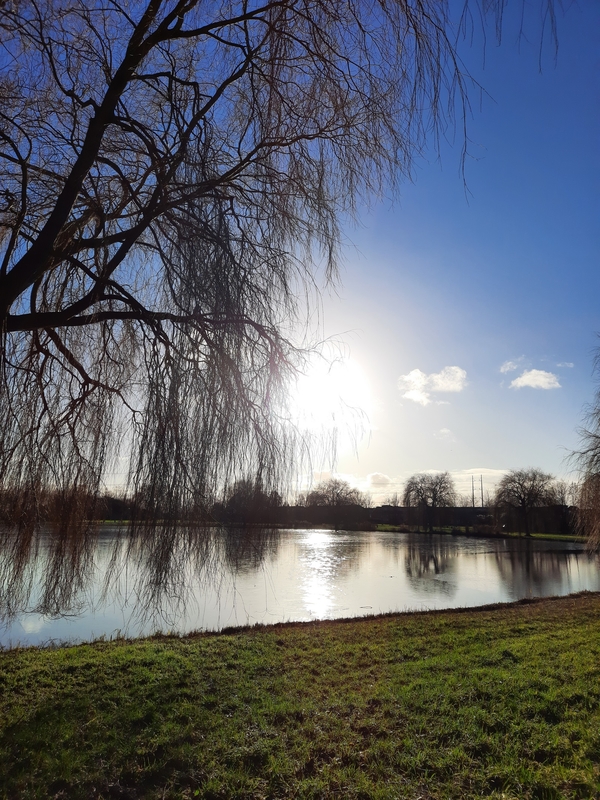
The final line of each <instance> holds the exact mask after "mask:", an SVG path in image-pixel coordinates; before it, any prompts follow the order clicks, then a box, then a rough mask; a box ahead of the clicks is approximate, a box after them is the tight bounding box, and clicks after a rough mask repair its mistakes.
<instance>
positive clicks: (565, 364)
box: [556, 361, 575, 369]
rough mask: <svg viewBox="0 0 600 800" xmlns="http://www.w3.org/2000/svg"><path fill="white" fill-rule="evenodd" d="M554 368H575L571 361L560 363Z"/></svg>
mask: <svg viewBox="0 0 600 800" xmlns="http://www.w3.org/2000/svg"><path fill="white" fill-rule="evenodd" d="M556 366H557V367H568V368H569V369H571V368H572V367H574V366H575V364H574V363H573V362H572V361H560V362H559V363H558V364H557V365H556Z"/></svg>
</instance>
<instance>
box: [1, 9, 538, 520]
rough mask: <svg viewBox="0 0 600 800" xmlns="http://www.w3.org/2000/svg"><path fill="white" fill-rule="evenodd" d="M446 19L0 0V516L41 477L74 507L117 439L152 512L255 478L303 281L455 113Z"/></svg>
mask: <svg viewBox="0 0 600 800" xmlns="http://www.w3.org/2000/svg"><path fill="white" fill-rule="evenodd" d="M541 2H542V5H545V4H546V3H547V2H548V0H541ZM475 4H476V5H477V3H475ZM483 5H484V6H485V7H487V6H488V5H489V4H488V3H484V4H483ZM492 6H493V7H494V8H495V9H496V10H497V11H498V19H499V20H500V19H501V12H502V9H503V7H504V2H503V1H502V2H501V1H500V0H497V2H496V3H492ZM455 41H456V38H455V34H454V32H453V31H452V30H451V29H450V28H449V22H448V3H447V2H445V1H444V0H442V1H441V2H439V1H438V0H419V1H418V2H414V3H413V2H411V0H392V2H384V0H375V2H362V0H347V1H346V2H342V3H333V2H330V0H272V1H271V0H265V1H264V2H247V0H210V2H209V0H147V2H145V3H126V2H119V0H111V2H107V3H101V2H99V0H37V2H28V1H27V0H25V1H24V2H7V3H6V2H5V3H2V11H1V17H0V100H1V102H0V187H1V190H0V336H1V343H0V364H1V371H0V418H1V419H2V427H1V429H0V476H1V480H2V484H3V486H4V488H5V489H6V491H5V492H4V493H2V497H3V498H4V499H5V500H6V503H5V509H4V512H3V513H4V516H5V518H7V519H10V520H12V522H13V523H14V524H15V525H17V526H18V527H20V528H22V529H30V528H31V527H32V526H34V525H35V524H36V521H37V520H38V513H37V508H38V500H39V497H40V494H41V493H42V492H43V491H44V488H45V487H51V488H53V489H56V490H59V491H60V492H61V493H62V495H63V496H64V500H65V502H66V503H67V505H68V504H69V498H72V499H73V503H72V507H73V509H80V511H78V512H77V513H75V512H74V514H73V515H71V516H70V518H71V519H72V520H73V524H75V523H76V522H77V516H78V515H79V517H80V518H81V517H85V516H86V515H88V514H89V512H88V511H86V510H85V506H86V504H82V503H79V504H78V503H77V502H75V500H76V499H77V498H78V497H80V495H81V489H82V487H84V488H85V491H86V492H89V493H91V495H92V496H94V494H95V493H97V491H98V488H99V486H100V484H101V481H102V478H103V476H106V475H107V474H108V473H109V472H110V469H111V468H112V467H111V465H112V461H111V459H112V458H113V457H114V456H115V455H116V453H117V452H118V450H119V447H120V448H121V454H122V455H123V456H124V457H125V463H126V464H128V467H126V468H125V471H126V472H128V474H129V477H130V484H131V488H132V490H133V493H134V494H135V507H136V508H137V509H139V513H141V514H143V516H144V519H145V520H146V521H147V522H149V523H150V524H158V522H159V521H160V524H161V525H166V526H167V527H169V526H170V527H171V528H173V526H174V525H175V524H176V523H177V521H178V520H180V519H182V518H185V517H188V518H190V517H191V516H193V514H194V513H195V510H197V509H203V508H207V507H208V506H209V505H210V503H211V501H212V498H213V495H214V492H215V489H216V488H217V487H222V486H224V485H226V484H228V483H231V481H232V480H234V479H235V477H236V476H240V475H249V474H253V475H257V476H259V477H260V479H261V481H262V482H263V485H264V487H265V489H266V490H268V489H269V487H270V486H271V485H272V484H273V483H274V482H275V479H276V478H277V477H278V476H280V474H281V471H282V470H283V469H285V468H286V465H290V464H292V463H293V461H292V459H291V458H290V453H289V449H290V439H289V436H288V434H287V433H286V430H287V429H286V427H285V424H284V423H285V419H284V417H282V413H283V412H282V410H281V407H280V402H279V401H280V398H281V390H282V387H283V386H284V385H285V381H286V379H287V377H288V375H289V374H290V372H293V370H294V369H295V367H296V366H297V365H298V363H299V362H300V361H301V358H302V352H301V350H300V349H298V348H296V347H294V345H293V344H292V341H291V340H292V337H293V335H294V333H295V326H296V323H297V318H298V309H299V301H301V300H302V298H303V296H304V294H305V292H306V291H307V289H308V287H310V285H311V282H312V281H313V279H314V265H315V264H316V263H323V264H324V269H325V273H326V274H327V275H332V274H333V273H334V271H335V267H336V253H337V245H338V242H339V224H340V219H341V218H344V216H345V215H348V214H350V215H351V214H352V213H353V212H354V210H355V208H356V204H357V201H358V199H359V198H361V197H368V196H369V195H371V194H372V193H373V192H375V193H377V192H381V191H382V190H383V189H384V188H386V187H387V188H391V189H394V187H395V185H396V183H397V181H398V179H399V178H400V177H402V176H406V175H409V174H410V171H411V167H412V160H413V156H414V154H415V153H418V152H419V151H420V150H421V149H422V148H423V146H424V144H425V142H426V140H427V138H428V137H429V136H430V135H433V136H434V137H435V136H438V135H440V134H441V133H442V132H443V131H444V126H445V125H446V123H447V122H448V120H452V118H453V115H454V110H455V108H456V107H457V106H458V109H459V120H460V121H462V120H463V118H464V116H463V114H464V104H465V94H464V90H465V75H464V72H463V70H462V68H461V66H460V63H459V61H458V59H457V56H456V50H455Z"/></svg>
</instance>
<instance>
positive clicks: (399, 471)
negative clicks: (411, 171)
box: [323, 0, 600, 499]
mask: <svg viewBox="0 0 600 800" xmlns="http://www.w3.org/2000/svg"><path fill="white" fill-rule="evenodd" d="M505 22H506V24H505V34H504V37H503V41H502V44H501V46H500V47H497V46H496V44H495V42H494V41H492V36H491V33H490V38H489V39H488V44H487V47H486V55H485V65H484V64H483V57H482V47H481V42H480V41H479V42H478V41H475V42H474V43H473V45H472V46H468V45H467V44H465V45H464V46H462V48H461V53H462V56H463V58H464V61H465V63H466V65H467V66H468V68H469V70H470V72H471V74H472V75H473V76H474V77H475V78H476V79H477V80H478V81H479V82H480V84H481V85H482V86H483V87H484V88H485V90H486V92H487V94H484V95H481V96H480V95H478V94H477V93H476V92H473V93H472V104H473V109H472V116H471V118H470V119H469V129H468V133H469V139H470V143H469V153H470V155H469V157H468V158H467V162H466V167H465V169H466V181H467V187H468V192H465V187H464V185H463V182H462V179H461V176H460V170H459V167H460V142H456V143H455V144H453V143H451V142H447V143H444V144H443V146H442V152H441V157H440V158H438V157H437V155H436V153H435V152H433V151H432V152H431V153H430V154H429V158H423V159H421V160H420V161H419V162H418V163H417V164H416V167H415V176H414V177H415V179H414V182H412V183H405V184H404V185H403V187H402V189H401V196H400V198H398V199H396V200H394V201H393V202H392V201H391V200H388V199H385V200H383V201H381V202H379V203H377V204H374V205H373V206H372V207H371V209H370V210H368V211H365V212H364V213H363V214H361V215H360V221H359V226H358V227H356V228H349V229H348V232H347V236H348V240H349V242H350V243H351V244H349V245H348V246H347V247H346V248H345V250H344V252H343V258H342V265H343V266H342V274H341V281H340V285H339V286H338V287H337V290H336V291H335V292H334V291H326V292H325V296H324V300H323V311H324V328H325V334H326V335H327V336H336V337H337V338H338V339H340V340H342V341H343V342H345V343H347V344H348V348H349V354H350V359H351V363H352V370H353V372H352V374H353V375H355V376H358V377H356V385H357V390H358V393H357V395H356V397H354V396H353V395H352V393H351V392H350V394H349V395H348V396H347V398H346V399H347V401H348V402H350V403H351V404H352V403H354V402H361V403H363V404H364V405H366V406H367V408H366V410H367V411H368V414H369V419H370V427H371V430H370V432H369V433H368V434H367V435H366V436H365V437H363V439H362V441H361V442H360V443H359V444H358V447H357V452H352V451H351V449H348V448H346V449H344V447H343V446H342V448H341V452H340V457H339V459H338V462H337V466H336V471H337V472H338V473H339V474H341V475H344V476H346V477H348V478H349V479H351V480H353V481H354V482H356V483H358V484H359V485H360V486H361V488H365V489H369V488H371V490H372V493H373V496H374V498H375V499H382V498H383V497H384V496H385V495H386V494H389V493H391V492H392V491H396V490H398V489H399V488H401V485H402V482H403V480H404V479H405V478H406V477H407V476H408V475H410V474H412V473H413V472H419V471H424V470H449V471H451V472H452V473H453V474H454V475H455V477H456V478H457V480H458V484H459V486H458V488H459V490H461V491H463V490H464V491H466V489H467V486H470V477H469V476H470V474H471V473H473V474H476V475H479V474H480V473H483V474H484V481H485V482H486V486H489V488H491V487H492V485H493V483H494V481H495V480H497V477H498V476H499V475H500V474H501V473H502V471H503V470H506V469H510V468H513V467H526V466H537V467H540V468H542V469H545V470H547V471H549V472H552V473H555V474H558V475H560V476H568V474H569V469H570V467H569V465H568V464H567V463H566V462H565V456H566V455H567V454H568V452H569V451H570V450H572V449H573V448H576V447H577V443H578V437H577V428H578V427H579V426H580V425H581V424H582V421H583V409H584V406H585V404H586V403H589V402H590V401H591V400H592V399H593V393H594V386H595V382H594V376H593V374H592V360H593V355H594V348H595V347H596V345H597V344H598V339H597V333H598V332H599V331H600V318H599V314H598V299H599V296H600V291H599V290H600V273H599V270H598V260H599V254H600V233H599V231H600V226H599V225H598V216H599V215H598V211H599V206H600V157H599V149H598V144H599V142H598V138H599V131H600V125H599V121H600V119H599V117H600V111H599V105H598V97H599V95H598V88H599V83H600V81H599V67H600V4H598V3H596V2H592V0H582V2H581V3H580V4H579V5H578V6H574V5H573V6H572V7H569V8H568V9H567V10H566V12H565V13H564V14H562V13H561V14H560V15H559V28H558V36H559V50H558V56H557V59H556V61H555V60H554V54H553V48H552V45H551V41H550V39H549V38H548V37H547V38H546V40H545V45H544V48H543V54H542V70H541V71H540V58H539V56H540V53H539V29H538V33H536V26H535V25H532V26H531V28H530V30H529V31H527V33H528V34H529V41H527V40H525V39H522V40H521V41H520V43H519V42H518V41H517V38H518V37H517V24H516V21H515V20H514V19H510V18H507V19H506V21H505ZM507 362H512V366H511V364H507ZM502 365H505V371H504V372H501V368H502ZM448 367H457V368H458V369H459V372H456V371H454V372H443V370H444V369H445V368H448ZM414 370H419V371H420V373H414V372H413V371H414ZM532 370H535V371H536V372H531V371H532ZM463 372H464V373H466V375H463ZM401 376H405V377H404V378H402V377H401ZM406 376H409V377H406ZM410 376H412V377H410ZM425 376H427V377H425ZM431 376H433V377H431ZM435 376H437V377H435ZM440 376H441V377H440ZM399 379H400V382H399ZM415 380H416V381H417V383H419V381H420V384H421V386H422V391H423V392H424V395H423V396H419V395H418V392H417V395H415V394H414V392H412V393H411V386H413V384H414V383H415ZM515 380H516V381H517V386H518V384H519V383H521V384H534V386H528V385H524V386H521V388H516V386H513V387H511V383H512V382H513V381H515ZM411 381H412V383H411ZM453 381H454V383H453ZM536 386H537V387H538V388H536ZM544 386H547V387H549V388H542V387H544ZM423 387H424V388H423ZM448 387H450V388H453V389H454V391H442V389H444V388H448ZM551 387H554V388H551ZM413 388H414V387H413ZM407 395H408V396H407ZM365 396H367V400H366V401H365V400H364V398H365ZM415 397H417V399H416V400H415V399H414V398H415ZM411 398H412V399H411Z"/></svg>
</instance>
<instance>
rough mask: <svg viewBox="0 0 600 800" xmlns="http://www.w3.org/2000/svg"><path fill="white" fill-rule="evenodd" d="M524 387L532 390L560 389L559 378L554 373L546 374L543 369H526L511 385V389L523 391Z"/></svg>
mask: <svg viewBox="0 0 600 800" xmlns="http://www.w3.org/2000/svg"><path fill="white" fill-rule="evenodd" d="M524 386H528V387H529V388H531V389H560V383H559V382H558V377H557V376H556V375H555V374H554V373H553V372H546V371H545V370H543V369H526V370H525V372H524V373H523V374H522V375H519V377H518V378H515V379H514V381H512V383H511V384H510V388H511V389H522V388H523V387H524Z"/></svg>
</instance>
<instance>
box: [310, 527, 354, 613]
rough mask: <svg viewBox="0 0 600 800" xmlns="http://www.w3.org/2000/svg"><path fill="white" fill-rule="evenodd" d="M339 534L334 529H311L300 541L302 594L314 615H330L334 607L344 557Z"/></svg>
mask: <svg viewBox="0 0 600 800" xmlns="http://www.w3.org/2000/svg"><path fill="white" fill-rule="evenodd" d="M337 539H338V537H336V536H335V535H334V534H332V533H331V531H323V530H315V531H307V533H306V536H304V537H303V538H302V541H301V542H300V550H301V554H300V559H299V560H300V563H301V565H302V575H303V577H302V595H303V598H304V604H305V607H306V609H307V610H308V613H309V614H310V616H311V617H314V618H316V619H322V618H324V617H328V616H330V614H331V612H332V610H333V607H334V579H335V576H336V574H337V572H338V571H339V567H340V564H341V562H342V561H343V560H344V557H343V556H342V555H341V554H340V552H339V547H338V543H337Z"/></svg>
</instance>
